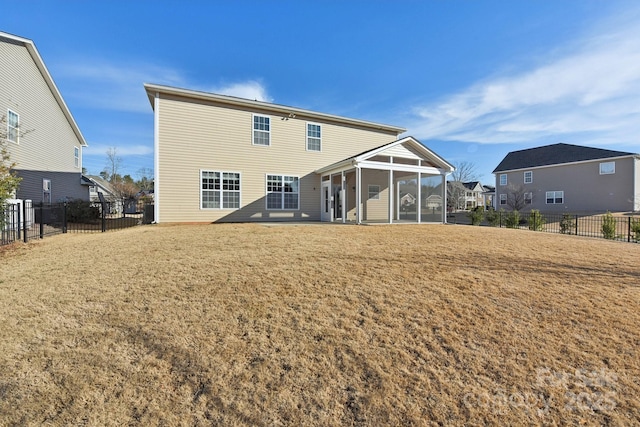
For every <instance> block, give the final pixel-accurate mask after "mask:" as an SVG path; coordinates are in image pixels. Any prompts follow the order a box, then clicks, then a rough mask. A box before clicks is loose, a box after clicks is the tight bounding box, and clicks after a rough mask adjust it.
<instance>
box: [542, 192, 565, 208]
mask: <svg viewBox="0 0 640 427" xmlns="http://www.w3.org/2000/svg"><path fill="white" fill-rule="evenodd" d="M546 199H547V204H548V205H558V204H562V203H564V191H547V193H546Z"/></svg>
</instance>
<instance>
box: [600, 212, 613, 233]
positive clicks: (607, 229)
mask: <svg viewBox="0 0 640 427" xmlns="http://www.w3.org/2000/svg"><path fill="white" fill-rule="evenodd" d="M602 236H603V237H604V238H605V239H610V240H613V239H615V238H616V219H615V218H614V217H613V215H612V214H611V212H609V211H607V213H606V214H605V215H604V216H603V217H602Z"/></svg>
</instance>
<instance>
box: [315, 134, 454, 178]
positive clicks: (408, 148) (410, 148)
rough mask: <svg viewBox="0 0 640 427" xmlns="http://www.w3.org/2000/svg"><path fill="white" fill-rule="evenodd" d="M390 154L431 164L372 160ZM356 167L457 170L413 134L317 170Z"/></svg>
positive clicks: (328, 170)
mask: <svg viewBox="0 0 640 427" xmlns="http://www.w3.org/2000/svg"><path fill="white" fill-rule="evenodd" d="M380 155H382V156H385V155H386V156H390V157H394V158H403V159H414V160H416V159H417V160H421V161H426V162H428V163H429V166H422V165H411V164H404V163H384V162H377V161H373V160H370V159H372V158H373V157H375V156H380ZM356 167H363V168H376V169H389V170H398V171H407V172H424V173H432V174H439V175H446V174H449V173H451V172H453V171H454V170H455V168H454V167H453V165H451V164H450V163H448V162H447V161H446V160H444V159H443V158H442V157H440V156H439V155H437V154H436V153H435V152H433V151H432V150H430V149H428V148H427V147H425V146H424V145H423V144H422V143H421V142H420V141H418V140H417V139H415V138H414V137H412V136H408V137H405V138H402V139H398V140H396V141H393V142H391V143H388V144H384V145H381V146H380V147H377V148H374V149H372V150H368V151H365V152H363V153H360V154H356V155H355V156H352V157H349V158H347V159H344V160H341V161H339V162H336V163H333V164H331V165H328V166H325V167H323V168H320V169H318V170H316V171H315V172H316V173H317V174H320V175H326V174H329V173H335V172H340V171H345V170H350V169H354V168H356Z"/></svg>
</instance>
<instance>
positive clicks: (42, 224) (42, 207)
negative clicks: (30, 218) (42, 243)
mask: <svg viewBox="0 0 640 427" xmlns="http://www.w3.org/2000/svg"><path fill="white" fill-rule="evenodd" d="M40 238H41V239H44V202H42V203H40Z"/></svg>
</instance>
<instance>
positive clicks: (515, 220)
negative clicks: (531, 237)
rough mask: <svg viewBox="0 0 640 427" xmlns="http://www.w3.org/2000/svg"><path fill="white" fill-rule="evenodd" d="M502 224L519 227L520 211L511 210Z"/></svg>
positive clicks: (508, 226)
mask: <svg viewBox="0 0 640 427" xmlns="http://www.w3.org/2000/svg"><path fill="white" fill-rule="evenodd" d="M504 224H505V225H506V226H507V228H520V212H518V211H511V212H509V213H507V217H506V218H505V220H504Z"/></svg>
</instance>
